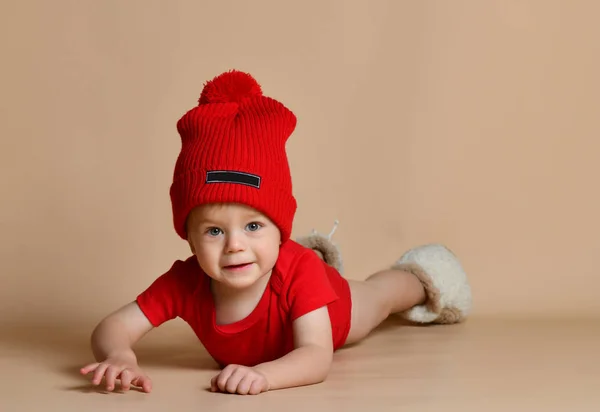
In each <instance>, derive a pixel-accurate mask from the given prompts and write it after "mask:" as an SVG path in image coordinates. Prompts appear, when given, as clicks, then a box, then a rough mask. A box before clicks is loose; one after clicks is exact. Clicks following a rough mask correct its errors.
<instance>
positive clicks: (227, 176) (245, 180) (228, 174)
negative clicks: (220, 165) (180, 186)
mask: <svg viewBox="0 0 600 412" xmlns="http://www.w3.org/2000/svg"><path fill="white" fill-rule="evenodd" d="M206 183H238V184H240V185H247V186H252V187H255V188H257V189H259V188H260V176H257V175H253V174H250V173H244V172H235V171H232V170H213V171H209V172H206Z"/></svg>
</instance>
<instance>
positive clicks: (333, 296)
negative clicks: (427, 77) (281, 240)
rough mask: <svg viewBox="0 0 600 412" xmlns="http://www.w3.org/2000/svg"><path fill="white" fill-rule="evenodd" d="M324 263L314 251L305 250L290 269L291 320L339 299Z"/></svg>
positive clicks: (288, 296)
mask: <svg viewBox="0 0 600 412" xmlns="http://www.w3.org/2000/svg"><path fill="white" fill-rule="evenodd" d="M324 265H325V263H324V262H323V261H322V260H321V259H320V258H319V257H318V256H317V254H316V253H314V252H312V251H307V252H306V253H303V254H302V256H301V258H300V260H299V262H298V263H297V265H296V266H295V267H294V268H293V269H292V271H293V272H292V273H290V274H289V279H290V280H289V281H290V285H289V289H288V291H287V300H288V307H289V311H290V317H291V320H295V319H297V318H299V317H300V316H303V315H305V314H307V313H309V312H312V311H313V310H316V309H318V308H320V307H322V306H326V305H328V304H330V303H332V302H334V301H336V300H337V299H339V296H338V295H337V293H336V292H335V290H334V288H333V286H332V285H331V283H330V281H329V278H328V276H327V271H326V270H325V266H324Z"/></svg>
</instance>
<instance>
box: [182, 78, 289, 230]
mask: <svg viewBox="0 0 600 412" xmlns="http://www.w3.org/2000/svg"><path fill="white" fill-rule="evenodd" d="M295 127H296V117H295V115H294V114H293V113H292V112H291V111H290V110H289V109H287V108H286V107H285V106H284V105H283V104H281V103H280V102H278V101H276V100H274V99H272V98H269V97H266V96H263V94H262V91H261V87H260V85H259V84H258V83H257V82H256V81H255V80H254V79H253V78H252V77H251V76H250V75H249V74H247V73H242V72H238V71H230V72H226V73H223V74H221V75H220V76H217V77H216V78H214V79H213V80H212V81H209V82H208V83H207V84H206V85H205V87H204V89H203V91H202V94H201V97H200V99H199V104H198V106H196V107H194V108H193V109H191V110H190V111H188V112H187V113H186V114H185V115H183V117H181V119H180V120H179V121H178V123H177V130H178V132H179V134H180V136H181V144H182V146H181V151H180V153H179V156H178V158H177V162H176V164H175V171H174V175H173V184H172V186H171V191H170V194H171V202H172V208H173V223H174V225H175V230H176V231H177V233H178V234H179V236H180V237H182V238H183V239H185V238H186V237H187V236H186V231H185V223H186V219H187V217H188V214H189V212H190V211H191V210H192V209H193V208H194V207H196V206H199V205H202V204H207V203H223V202H234V203H241V204H245V205H247V206H250V207H253V208H255V209H257V210H259V211H261V212H262V213H264V214H265V215H267V216H268V217H269V218H270V219H271V220H273V222H274V223H275V224H276V225H277V226H278V227H279V229H280V231H281V236H282V241H285V240H287V239H289V237H290V235H291V231H292V222H293V219H294V214H295V212H296V200H295V198H294V196H293V194H292V179H291V174H290V169H289V164H288V159H287V154H286V152H285V144H286V141H287V139H288V138H289V137H290V135H291V134H292V132H293V131H294V129H295ZM209 171H235V172H243V173H250V174H253V175H258V176H260V188H256V187H252V186H248V185H243V184H239V183H206V178H207V172H209Z"/></svg>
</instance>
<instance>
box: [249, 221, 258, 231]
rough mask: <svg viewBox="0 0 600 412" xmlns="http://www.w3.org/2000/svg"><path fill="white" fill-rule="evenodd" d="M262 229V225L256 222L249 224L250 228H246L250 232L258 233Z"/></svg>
mask: <svg viewBox="0 0 600 412" xmlns="http://www.w3.org/2000/svg"><path fill="white" fill-rule="evenodd" d="M260 227H261V225H260V223H256V222H252V223H248V226H246V228H247V229H248V230H249V231H250V232H256V231H257V230H258V229H260Z"/></svg>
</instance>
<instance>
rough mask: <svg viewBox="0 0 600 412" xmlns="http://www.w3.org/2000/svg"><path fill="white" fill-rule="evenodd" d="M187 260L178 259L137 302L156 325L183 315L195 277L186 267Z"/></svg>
mask: <svg viewBox="0 0 600 412" xmlns="http://www.w3.org/2000/svg"><path fill="white" fill-rule="evenodd" d="M186 265H188V263H187V262H183V261H180V260H178V261H176V262H175V263H174V264H173V266H171V268H170V269H169V270H168V271H167V272H165V273H164V274H162V275H161V276H160V277H158V278H157V279H156V280H155V281H154V282H152V284H151V285H150V286H149V287H148V288H147V289H146V290H144V291H143V292H142V293H140V294H139V295H138V297H137V299H136V302H137V304H138V306H139V307H140V309H141V310H142V312H143V313H144V314H145V315H146V317H147V318H148V320H149V321H150V323H152V325H153V326H154V327H157V326H159V325H161V324H162V323H164V322H166V321H168V320H171V319H174V318H176V317H178V316H179V317H181V316H182V314H183V312H184V310H185V305H186V302H188V301H189V299H187V296H188V295H189V294H191V293H193V290H194V288H193V285H192V279H193V277H192V276H191V274H190V273H189V270H188V269H187V268H186Z"/></svg>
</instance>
